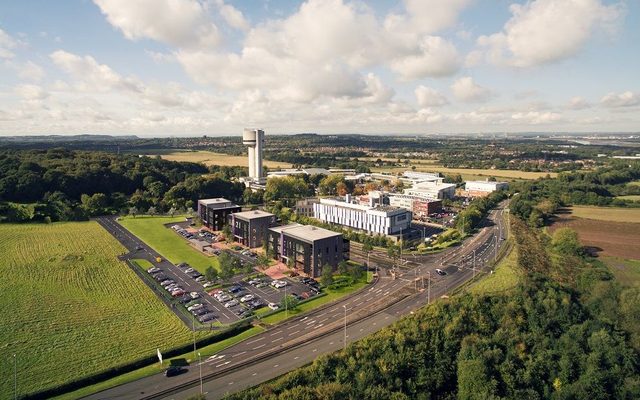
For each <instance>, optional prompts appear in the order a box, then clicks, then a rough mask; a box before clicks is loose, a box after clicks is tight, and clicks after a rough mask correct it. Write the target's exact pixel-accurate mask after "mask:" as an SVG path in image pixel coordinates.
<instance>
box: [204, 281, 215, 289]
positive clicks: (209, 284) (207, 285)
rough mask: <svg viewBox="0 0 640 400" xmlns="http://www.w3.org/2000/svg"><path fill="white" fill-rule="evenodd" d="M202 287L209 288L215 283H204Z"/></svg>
mask: <svg viewBox="0 0 640 400" xmlns="http://www.w3.org/2000/svg"><path fill="white" fill-rule="evenodd" d="M202 286H203V287H205V288H210V287H211V286H215V283H213V282H205V283H203V284H202Z"/></svg>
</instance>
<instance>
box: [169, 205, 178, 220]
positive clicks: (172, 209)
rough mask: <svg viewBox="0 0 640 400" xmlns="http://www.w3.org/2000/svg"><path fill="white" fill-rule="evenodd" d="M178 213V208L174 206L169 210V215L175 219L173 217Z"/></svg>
mask: <svg viewBox="0 0 640 400" xmlns="http://www.w3.org/2000/svg"><path fill="white" fill-rule="evenodd" d="M176 211H177V210H176V208H175V207H173V206H172V207H171V208H170V209H169V215H170V216H171V217H172V218H173V216H174V215H175V214H176Z"/></svg>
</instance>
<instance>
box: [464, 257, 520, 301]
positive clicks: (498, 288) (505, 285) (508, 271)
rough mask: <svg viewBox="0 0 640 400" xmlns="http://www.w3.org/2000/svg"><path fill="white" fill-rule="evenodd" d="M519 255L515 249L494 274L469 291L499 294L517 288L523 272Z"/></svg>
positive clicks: (481, 280) (501, 262)
mask: <svg viewBox="0 0 640 400" xmlns="http://www.w3.org/2000/svg"><path fill="white" fill-rule="evenodd" d="M517 263H518V255H517V251H516V250H515V247H514V248H513V249H512V250H511V252H510V253H509V254H508V255H507V256H506V257H505V258H503V259H502V260H501V261H500V262H499V263H498V265H497V266H496V268H495V270H494V272H493V274H489V275H487V276H485V277H484V278H482V279H480V280H479V281H478V282H477V283H475V284H473V285H472V286H471V288H470V289H469V291H470V292H471V293H473V294H488V295H491V294H499V293H504V292H506V291H508V290H510V289H512V288H513V287H515V286H516V285H517V284H518V282H519V281H520V277H521V274H522V272H521V271H520V270H519V268H518V265H517Z"/></svg>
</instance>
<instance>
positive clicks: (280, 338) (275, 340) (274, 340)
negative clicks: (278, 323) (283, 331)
mask: <svg viewBox="0 0 640 400" xmlns="http://www.w3.org/2000/svg"><path fill="white" fill-rule="evenodd" d="M282 339H284V338H283V337H279V338H277V339H273V340H272V342H277V341H278V340H282Z"/></svg>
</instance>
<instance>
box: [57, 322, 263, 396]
mask: <svg viewBox="0 0 640 400" xmlns="http://www.w3.org/2000/svg"><path fill="white" fill-rule="evenodd" d="M263 331H264V329H263V328H261V327H259V326H254V327H252V328H250V329H248V330H246V331H244V332H242V333H241V334H239V335H236V336H234V337H231V338H228V339H225V340H222V341H220V342H218V343H214V344H210V345H208V346H205V347H203V348H201V349H198V352H199V353H200V355H201V357H202V359H206V358H207V357H210V356H212V355H214V354H216V353H218V352H220V351H222V350H224V349H226V348H227V347H230V346H233V345H234V344H236V343H239V342H241V341H243V340H245V339H247V338H250V337H251V336H254V335H257V334H258V333H260V332H263ZM196 357H197V356H196ZM185 360H186V362H187V363H190V362H193V361H194V355H193V352H189V353H186V354H182V355H179V356H176V357H172V358H170V359H167V360H165V361H164V365H163V366H160V364H159V363H158V364H154V365H149V366H147V367H144V368H140V369H138V370H136V371H132V372H129V373H127V374H123V375H120V376H118V377H116V378H113V379H109V380H107V381H104V382H100V383H98V384H95V385H92V386H87V387H85V388H82V389H80V390H76V391H75V392H71V393H67V394H65V395H62V396H58V397H55V399H56V400H72V399H78V398H81V397H84V396H88V395H90V394H92V393H96V392H99V391H101V390H106V389H109V388H112V387H115V386H118V385H122V384H125V383H128V382H132V381H134V380H137V379H142V378H145V377H147V376H151V375H154V374H158V373H160V372H162V371H163V370H164V369H165V368H167V366H168V365H170V364H171V363H172V362H173V363H182V362H184V361H185Z"/></svg>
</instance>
